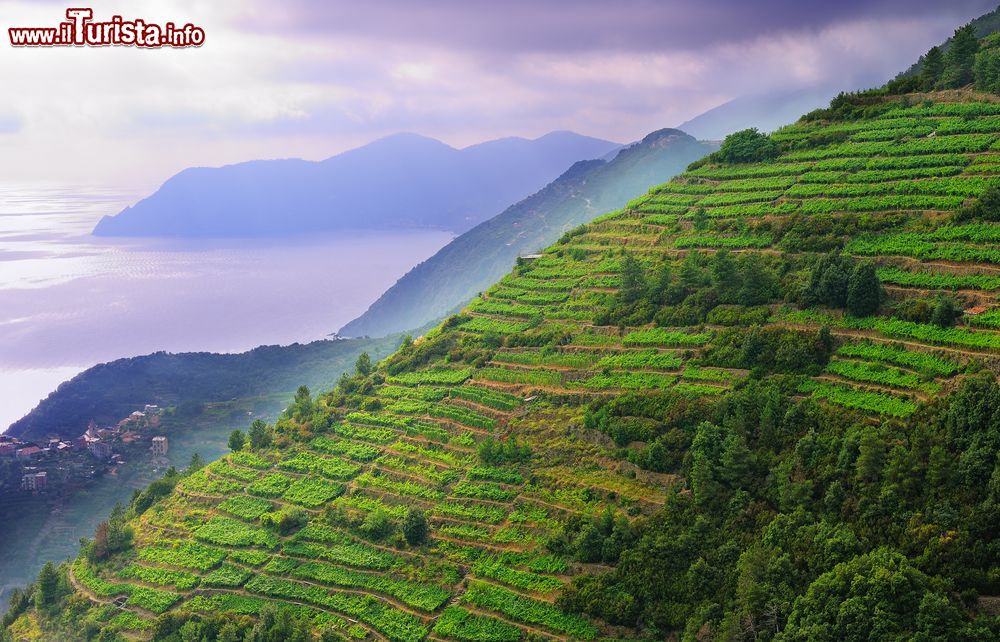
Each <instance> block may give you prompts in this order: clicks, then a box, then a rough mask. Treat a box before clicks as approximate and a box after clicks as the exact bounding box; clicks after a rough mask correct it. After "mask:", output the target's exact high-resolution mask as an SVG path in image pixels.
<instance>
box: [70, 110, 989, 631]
mask: <svg viewBox="0 0 1000 642" xmlns="http://www.w3.org/2000/svg"><path fill="white" fill-rule="evenodd" d="M821 134H822V135H825V136H826V138H825V139H824V140H826V141H827V142H825V143H824V144H809V142H808V141H810V140H813V139H818V137H819V136H820V135H821ZM774 139H775V140H777V141H780V142H782V143H783V144H786V145H787V147H788V150H787V151H785V152H784V153H783V154H782V155H781V156H779V157H778V158H776V159H775V160H773V161H770V162H767V163H752V164H743V165H720V164H712V163H708V164H704V165H702V166H700V167H698V168H697V169H694V170H692V171H690V172H688V173H687V174H685V175H683V176H681V177H679V178H677V179H674V180H672V181H671V182H669V183H666V184H663V185H658V186H656V187H654V188H653V189H652V190H650V192H649V194H647V195H645V196H643V197H641V198H637V199H635V200H634V201H632V202H631V203H629V205H628V206H627V207H626V208H625V209H624V210H622V211H620V212H614V213H611V214H609V215H606V216H604V217H601V218H599V219H598V220H596V221H595V222H594V223H593V224H591V225H589V226H586V227H584V228H580V229H578V230H574V231H573V232H570V233H568V234H567V235H566V236H565V237H564V238H563V240H562V241H560V243H558V244H556V245H554V246H553V247H551V248H549V249H548V250H546V251H545V253H544V254H543V255H542V257H541V258H538V259H535V260H532V261H524V262H522V264H521V265H519V266H518V267H517V268H516V269H515V270H514V271H513V272H512V273H511V274H510V275H508V276H507V277H505V278H504V279H502V280H501V281H500V282H499V283H498V284H496V285H495V286H494V287H493V288H491V289H490V290H488V291H486V292H485V293H483V295H482V296H481V297H479V298H477V299H476V300H475V301H474V302H472V303H471V304H470V305H469V307H468V308H467V309H466V310H465V311H464V312H463V313H462V314H460V315H457V316H455V317H453V318H451V319H449V320H448V321H447V322H446V323H445V324H444V325H443V326H441V327H440V328H438V329H436V330H434V331H432V332H431V333H429V334H428V336H426V337H424V338H422V339H420V340H418V341H417V342H416V343H414V344H413V345H412V346H409V347H407V348H405V349H404V352H402V353H401V355H400V356H398V359H397V360H396V361H393V360H390V362H389V365H388V366H385V365H383V366H382V368H381V369H380V370H379V371H378V373H377V374H376V376H375V379H374V380H372V382H371V383H370V384H369V387H368V388H365V389H364V390H361V391H358V392H356V393H354V394H356V395H359V396H361V397H363V398H364V401H363V403H361V404H359V405H358V406H357V407H349V408H348V407H343V406H342V405H338V404H342V400H340V401H338V397H337V394H340V393H329V394H324V395H321V396H319V397H317V398H316V399H315V400H311V403H312V406H311V411H312V412H314V413H319V414H322V413H325V414H324V415H323V416H325V417H326V421H325V422H317V421H316V420H314V419H297V418H296V416H295V412H296V411H295V409H294V408H293V409H292V410H290V411H289V413H290V414H289V417H287V418H286V419H284V420H282V421H283V422H284V424H281V423H280V422H279V437H278V439H279V442H280V444H279V446H280V447H278V448H270V449H269V448H261V449H258V450H257V451H255V452H253V453H251V452H239V453H234V454H233V455H231V456H229V457H227V458H226V459H224V460H222V461H219V462H216V463H213V464H211V465H209V466H208V467H207V468H205V469H204V470H203V471H200V472H198V473H196V474H195V475H192V476H190V477H188V478H186V479H185V480H184V481H183V482H182V483H181V485H180V486H179V487H178V490H177V492H176V493H174V494H173V495H171V496H170V497H168V498H167V499H165V500H163V501H161V502H159V503H157V504H155V505H154V506H153V507H152V508H151V509H149V510H148V511H147V512H146V513H145V514H144V515H143V516H142V517H141V518H140V519H139V520H138V521H137V523H136V528H137V541H138V551H137V553H136V556H135V559H134V560H130V561H129V562H128V564H123V565H120V566H119V567H118V570H117V571H112V570H110V569H111V565H109V566H107V567H101V568H94V567H91V566H90V565H88V564H87V563H85V562H77V563H76V564H75V566H74V567H73V575H74V578H75V581H76V582H77V583H78V584H79V585H81V586H82V587H84V588H85V589H86V591H87V594H88V595H90V596H91V597H92V599H95V600H106V599H113V598H115V597H120V596H123V597H127V598H128V602H127V608H128V609H130V611H129V612H130V613H131V614H132V616H133V617H134V618H135V620H134V621H132V620H130V622H131V627H132V629H133V630H135V632H136V634H137V635H139V636H142V635H143V634H144V633H143V631H142V629H143V627H145V626H148V623H149V621H150V620H151V618H152V617H153V616H154V615H155V614H158V613H162V612H164V611H165V610H168V609H172V608H187V609H190V610H195V611H199V610H200V611H207V610H213V609H214V610H232V611H235V612H239V613H251V614H252V613H255V612H256V611H257V610H259V608H260V605H261V603H262V600H265V599H266V600H270V601H273V602H275V603H278V604H281V605H283V606H282V608H287V609H292V610H295V612H297V613H303V614H306V615H308V616H309V617H311V618H313V621H314V622H316V623H317V626H320V625H323V626H334V627H336V628H337V629H339V630H340V631H341V633H342V634H343V635H345V636H348V637H351V638H354V639H358V640H361V639H387V640H393V641H396V642H416V641H417V640H422V639H425V638H428V637H430V636H432V637H433V638H435V639H448V640H461V641H468V642H477V641H483V642H493V641H509V642H514V641H516V640H524V639H528V638H529V636H536V637H535V639H556V640H568V639H596V638H598V637H600V636H603V635H610V630H609V629H606V628H605V626H604V625H603V624H602V623H601V622H599V621H592V620H589V619H586V618H583V617H581V616H578V615H572V614H567V613H565V612H563V611H562V610H560V609H559V608H558V607H557V606H556V605H555V600H556V597H557V596H558V595H559V593H560V591H561V590H562V588H563V587H564V586H565V585H566V584H567V582H569V581H570V580H571V578H572V576H573V575H574V574H576V573H577V570H575V567H574V565H573V563H572V560H571V559H570V557H569V556H567V555H565V554H561V553H557V552H554V551H553V550H550V548H548V547H547V546H546V542H547V541H548V540H549V539H550V538H552V537H553V536H554V535H558V534H559V532H560V525H561V524H563V523H564V522H565V520H567V519H568V518H581V519H582V518H588V517H596V516H600V515H602V514H604V513H605V512H606V511H609V513H608V514H609V515H612V516H614V517H617V518H621V519H624V520H626V522H627V521H628V520H634V519H635V518H636V517H638V516H640V515H643V514H648V513H650V512H652V511H654V510H655V509H656V507H657V506H659V505H660V504H662V502H663V499H662V498H663V497H664V495H665V492H666V491H667V489H668V488H669V487H670V486H671V484H673V483H674V481H675V480H674V479H673V478H672V476H671V475H668V474H663V473H660V472H655V471H654V472H648V471H641V472H640V473H639V474H637V473H636V469H637V468H642V467H643V465H642V463H641V461H640V460H639V459H638V458H637V455H636V454H637V453H639V452H644V451H643V448H645V447H646V445H647V444H648V442H649V441H650V440H651V438H652V437H651V436H650V435H652V433H651V431H653V430H654V428H655V426H654V425H653V424H654V423H655V422H654V421H652V420H651V419H650V418H649V417H646V416H627V417H625V418H624V419H625V420H627V421H622V422H620V424H618V425H616V427H614V428H606V425H607V422H606V421H605V420H606V417H605V418H603V419H602V417H601V416H599V415H600V413H599V412H592V411H591V410H590V409H589V408H588V405H587V404H588V403H592V402H594V401H595V400H598V399H614V398H616V397H620V396H622V395H627V394H629V393H635V394H638V395H644V394H650V393H651V392H655V393H664V394H672V395H677V396H680V397H682V398H683V399H684V400H685V401H684V403H685V404H690V405H691V406H692V407H697V404H698V403H701V401H702V400H705V399H709V400H711V399H715V398H718V397H720V396H721V395H724V394H725V393H726V392H727V391H730V390H733V389H739V388H740V387H742V386H745V385H749V384H748V383H747V382H748V380H751V379H754V378H755V377H756V376H757V374H760V373H755V372H754V370H755V368H757V366H754V365H753V364H750V365H746V364H742V363H739V360H740V359H739V358H737V357H739V355H740V354H742V352H746V350H747V348H746V346H747V345H750V344H751V343H752V341H751V340H756V339H757V338H758V337H757V335H755V334H754V332H757V330H755V327H756V326H767V327H768V328H770V329H771V330H774V331H779V330H780V331H788V332H799V333H806V334H808V336H809V337H812V336H821V334H822V333H821V329H823V328H826V329H827V330H828V331H829V342H830V345H829V349H830V353H831V354H828V355H827V358H826V359H825V361H824V363H823V364H822V365H821V366H817V367H814V368H811V369H809V368H805V369H802V370H800V371H797V372H795V373H793V374H789V373H787V372H784V373H782V374H786V375H788V376H789V377H790V383H789V386H790V387H791V389H792V390H794V391H795V394H796V395H798V396H800V397H801V396H811V397H813V398H814V399H816V400H817V401H818V402H819V403H820V404H831V405H834V406H837V407H839V408H842V409H843V410H844V411H845V412H849V413H855V415H856V416H857V417H858V419H859V420H861V421H874V420H878V419H880V418H881V419H884V420H892V418H902V417H906V416H908V415H910V414H911V413H913V412H914V411H915V410H916V409H917V406H918V404H919V402H921V401H922V400H925V399H927V398H928V397H929V396H930V395H934V394H937V393H939V392H941V391H942V390H946V389H947V388H948V387H949V386H952V385H953V382H954V381H955V379H956V377H959V376H961V375H962V374H963V373H964V372H965V371H966V370H967V369H968V368H970V367H974V365H970V364H974V363H980V364H982V363H987V364H988V363H991V362H993V361H995V359H996V357H997V356H998V355H1000V330H998V328H1000V321H998V319H1000V307H998V306H996V305H995V301H996V295H997V294H998V293H1000V252H998V251H997V250H996V249H995V247H996V242H997V241H998V240H1000V223H995V222H991V221H982V220H979V221H976V220H965V221H958V220H953V217H954V214H955V212H957V211H959V210H960V209H961V208H962V207H963V206H966V205H968V204H969V203H971V202H973V201H974V199H975V198H976V197H978V196H980V195H981V194H982V193H984V192H985V191H986V190H987V189H988V188H990V187H991V186H994V185H997V184H1000V143H998V140H1000V106H997V105H994V104H989V105H985V104H984V105H980V106H979V108H978V109H977V110H972V109H969V108H968V107H966V106H963V105H933V106H926V105H917V106H911V107H904V106H900V107H898V108H894V109H891V110H888V111H885V112H884V113H882V114H881V115H879V116H877V117H875V118H870V119H862V120H859V121H854V122H850V123H822V122H820V123H800V124H798V125H795V126H791V127H787V128H785V129H783V130H781V131H779V132H778V133H776V134H775V136H774ZM831 141H832V142H831ZM623 248H625V250H627V251H623ZM838 248H843V251H844V254H845V256H848V257H870V258H872V259H874V260H875V261H876V262H877V263H878V266H877V272H876V273H877V276H878V278H879V279H880V280H881V282H882V283H883V284H885V285H891V286H893V299H892V300H891V301H886V302H883V304H882V305H881V306H880V308H879V310H878V311H877V313H876V314H873V315H868V316H864V317H853V316H851V315H848V314H844V313H843V312H842V311H841V310H831V309H828V308H827V307H824V306H822V305H818V306H817V305H812V306H801V305H796V304H787V303H786V302H784V301H782V300H781V298H780V297H779V296H774V295H770V296H765V297H762V298H761V300H758V301H754V302H748V303H746V304H740V303H732V302H725V301H721V302H715V304H714V305H712V306H711V308H710V309H709V310H708V312H707V313H705V311H704V310H701V311H700V312H699V311H698V310H696V309H694V308H693V307H692V306H690V305H688V306H685V305H681V304H673V303H671V304H664V303H657V305H659V306H660V307H659V308H658V311H657V313H656V315H655V316H653V315H652V314H650V315H648V316H653V319H652V321H650V320H649V319H648V318H642V319H641V322H635V320H636V319H638V318H639V316H640V315H637V314H633V316H631V317H630V316H629V314H632V310H633V308H634V307H635V305H634V302H631V303H630V305H633V308H629V309H628V314H626V313H621V312H616V313H614V314H612V312H609V311H610V310H614V309H615V306H616V305H619V303H620V302H621V301H622V300H624V299H627V297H628V296H630V295H629V294H628V291H629V288H630V287H632V286H631V285H630V279H631V278H632V277H631V276H630V274H631V273H632V272H635V271H636V270H638V271H639V272H641V274H642V275H643V278H644V279H645V282H646V283H658V282H662V283H663V284H664V285H663V288H662V290H663V291H665V292H669V291H670V288H672V287H684V288H687V289H688V290H690V291H696V290H697V289H698V287H704V286H703V285H699V279H707V280H708V282H712V279H716V280H721V279H722V277H720V276H718V275H719V273H720V272H721V270H720V269H717V268H714V267H709V265H710V264H709V261H710V260H711V259H712V257H714V256H716V251H717V250H722V249H725V250H728V251H729V254H728V255H724V256H729V257H737V258H735V259H732V260H734V261H741V260H744V259H742V258H740V257H742V256H743V255H754V256H755V257H757V258H755V259H754V260H759V261H762V262H763V263H761V265H763V266H765V267H768V268H769V269H770V267H771V265H772V264H771V263H767V261H777V260H778V257H782V260H786V261H788V263H787V266H786V268H787V269H783V271H782V272H781V278H782V279H783V280H782V282H781V286H782V287H785V286H786V285H787V284H793V285H794V284H795V283H800V282H801V283H804V284H805V285H808V278H809V277H808V273H809V266H810V265H811V264H810V263H808V261H810V260H814V259H815V257H816V256H817V255H824V254H827V253H828V252H830V251H831V250H834V249H838ZM692 257H693V258H692ZM719 261H720V262H721V260H719ZM712 265H715V264H712ZM630 270H631V272H630ZM699 270H700V271H699ZM712 270H715V271H714V272H713V271H712ZM713 275H714V276H713ZM723 276H725V275H724V274H723ZM658 280H659V281H658ZM676 283H681V284H682V286H676V285H675V284H676ZM788 287H791V286H788ZM800 289H801V288H800ZM970 292H971V293H972V294H970ZM945 294H947V295H949V296H953V297H957V303H958V305H959V308H962V307H965V306H966V305H969V304H971V303H972V302H973V301H975V302H977V303H980V304H982V301H984V300H985V301H986V302H987V303H986V305H985V308H986V309H985V310H980V311H979V313H978V314H976V315H967V316H966V317H965V318H963V319H959V320H958V321H957V324H956V325H954V327H943V326H941V325H936V324H934V323H929V322H927V321H925V320H914V318H915V317H914V316H913V314H915V313H912V310H911V309H912V308H914V307H915V305H916V304H915V303H914V305H909V306H908V305H907V303H906V302H907V301H911V303H913V302H919V300H926V299H928V298H933V297H935V296H937V295H945ZM984 295H985V297H984ZM963 297H975V298H974V299H972V298H963ZM904 313H905V314H904ZM907 314H909V315H910V316H909V317H907V316H906V315H907ZM615 315H617V316H615ZM747 336H749V337H750V339H747V338H746V337H747ZM734 337H738V338H739V341H737V339H736V338H734ZM813 343H815V341H814V342H813ZM808 345H813V344H808ZM438 347H440V349H438ZM741 351H742V352H741ZM734 355H735V356H734ZM778 356H781V355H778ZM783 358H787V355H785V356H784V357H783ZM757 369H760V368H757ZM778 372H781V371H780V369H778ZM316 416H318V415H316ZM602 422H604V423H602ZM598 431H600V432H603V433H604V434H601V435H598V434H597V432H598ZM595 435H596V436H595ZM512 436H513V437H516V438H517V440H518V443H520V444H521V445H523V446H524V447H526V448H527V449H529V450H530V452H531V456H530V458H519V457H517V456H511V457H508V458H507V459H504V456H496V457H495V458H494V459H493V460H489V459H490V457H493V455H490V454H489V453H490V449H491V448H492V447H493V446H492V444H494V440H501V441H502V440H504V439H508V440H509V438H511V437H512ZM497 443H499V442H497ZM508 443H510V442H509V441H508ZM647 450H648V449H647ZM484 452H486V453H487V454H486V455H484ZM484 458H485V459H484ZM637 461H640V463H639V464H638V465H636V462H637ZM412 507H417V508H419V509H421V510H422V511H424V513H425V514H426V516H427V519H428V524H429V533H428V538H427V540H426V542H423V543H420V544H417V545H411V544H408V543H407V541H405V539H404V538H402V537H401V536H400V535H399V532H398V529H397V527H398V526H399V524H401V523H402V522H403V521H405V519H406V517H407V513H408V511H409V510H410V509H411V508H412ZM290 512H296V514H298V515H300V516H304V518H303V519H304V521H305V523H304V524H298V525H297V526H295V527H294V528H290V529H288V531H287V532H283V531H282V529H281V528H280V527H279V528H275V527H274V525H275V524H276V523H280V520H281V517H282V515H285V514H288V513H290ZM386 523H388V526H386ZM380 524H381V526H380ZM621 633H622V632H621V631H620V630H619V631H617V632H615V633H614V635H620V634H621ZM625 634H626V636H628V635H631V633H629V632H627V631H626V632H625Z"/></svg>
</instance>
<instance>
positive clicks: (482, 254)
mask: <svg viewBox="0 0 1000 642" xmlns="http://www.w3.org/2000/svg"><path fill="white" fill-rule="evenodd" d="M716 147H717V146H716V145H712V144H707V143H702V142H698V141H696V140H695V139H694V138H692V137H691V136H688V135H687V134H685V133H684V132H682V131H679V130H676V129H663V130H659V131H656V132H653V133H651V134H649V135H648V136H646V137H645V138H643V139H642V140H641V141H639V142H638V143H635V144H634V145H630V146H629V147H626V148H625V149H622V150H621V151H619V152H618V153H617V154H616V155H615V157H614V158H613V159H611V160H610V161H602V160H589V161H580V162H578V163H575V164H574V165H573V166H572V167H571V168H569V169H568V170H567V171H566V172H564V173H563V174H562V175H561V176H560V177H559V178H557V179H556V180H554V181H553V182H551V183H550V184H548V185H547V186H545V188H544V189H542V190H540V191H538V192H537V193H535V194H532V195H531V196H529V197H528V198H526V199H524V200H523V201H520V202H518V203H515V204H514V205H512V206H510V207H509V208H507V209H506V210H504V211H503V212H502V213H500V214H498V215H497V216H495V217H493V218H491V219H489V220H487V221H485V222H483V223H481V224H479V225H477V226H476V227H474V228H473V229H471V230H469V231H467V232H465V233H464V234H461V235H459V236H458V237H457V238H455V240H453V241H452V242H451V243H449V244H448V245H446V246H445V247H443V248H442V249H441V250H439V251H438V252H437V254H435V255H434V256H432V257H431V258H429V259H427V260H426V261H424V262H423V263H421V264H420V265H418V266H416V267H415V268H413V269H412V270H410V271H409V272H408V273H407V274H406V275H404V276H403V277H402V278H401V279H400V280H399V281H397V282H396V283H395V285H393V286H392V287H391V288H389V289H388V290H387V291H386V292H385V293H384V294H382V296H380V297H379V298H378V300H377V301H375V303H373V304H372V305H371V307H370V308H369V309H368V310H367V311H365V313H364V314H363V315H361V316H360V317H358V318H357V319H355V320H353V321H351V322H350V323H348V324H347V325H345V326H344V327H343V328H341V329H340V330H339V332H340V334H342V335H344V336H365V335H367V336H372V337H379V336H383V335H385V334H388V333H391V332H405V331H409V330H412V329H413V328H416V327H419V326H422V325H424V324H427V323H430V322H433V321H438V320H440V319H442V318H444V317H445V316H446V315H448V314H450V313H452V312H455V311H456V310H457V309H458V308H460V307H461V306H463V305H465V304H466V303H468V302H469V300H470V299H472V297H474V296H476V295H477V294H478V293H479V292H482V291H483V290H485V289H486V288H488V287H489V286H490V285H492V284H493V283H494V282H496V281H497V279H499V278H500V277H502V276H503V275H504V274H506V273H507V272H508V271H509V270H510V269H511V267H513V265H514V262H515V261H516V260H517V257H518V255H520V254H528V253H531V252H536V251H538V250H540V249H541V248H544V247H546V246H548V245H550V244H551V243H552V242H553V241H555V240H556V239H557V238H559V236H560V235H562V233H563V232H565V231H566V230H569V229H572V228H573V227H576V226H577V225H580V224H581V223H586V222H587V221H589V220H591V219H593V218H594V217H595V216H597V215H598V214H602V213H604V212H606V211H608V210H612V209H616V208H618V207H621V206H622V205H623V204H624V203H625V202H626V201H627V200H628V199H630V198H632V197H633V196H635V195H636V194H641V193H643V192H644V191H646V189H648V188H649V186H650V185H654V184H656V183H659V182H662V181H663V180H665V179H666V178H669V177H671V176H674V175H675V174H678V173H680V172H681V171H683V169H684V167H686V166H687V164H688V163H690V162H692V161H694V160H697V159H699V158H701V157H703V156H705V155H706V154H708V153H709V152H712V151H714V150H715V149H716Z"/></svg>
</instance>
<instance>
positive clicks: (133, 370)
mask: <svg viewBox="0 0 1000 642" xmlns="http://www.w3.org/2000/svg"><path fill="white" fill-rule="evenodd" d="M400 340H401V337H398V336H397V337H387V338H385V339H383V340H380V341H370V340H351V341H315V342H312V343H308V344H295V345H291V346H261V347H259V348H254V349H253V350H250V351H248V352H244V353H241V354H214V353H208V352H199V353H180V354H170V353H165V352H158V353H155V354H151V355H144V356H141V357H132V358H128V359H118V360H116V361H112V362H110V363H102V364H99V365H97V366H94V367H92V368H88V369H87V370H85V371H84V372H81V373H80V374H79V375H77V376H76V377H73V378H72V379H70V380H69V381H66V382H64V383H63V384H61V385H60V386H59V388H58V389H56V390H54V391H53V392H52V393H51V394H50V395H49V396H48V397H46V398H45V399H44V400H42V401H41V402H40V403H39V404H38V406H36V407H35V408H34V409H33V410H32V411H31V412H30V413H28V414H27V415H25V416H24V417H23V418H21V419H19V420H18V421H16V422H14V423H13V424H11V426H10V427H9V428H8V429H7V431H6V434H9V435H12V436H14V437H21V438H23V439H47V438H48V437H49V436H58V437H60V438H62V439H73V438H76V437H78V436H79V435H80V434H81V433H82V432H83V431H84V430H85V429H86V427H87V424H88V422H90V421H91V420H93V421H96V422H97V423H98V424H100V425H111V424H116V423H118V421H120V420H121V419H122V418H123V417H125V416H127V415H128V414H129V413H131V412H132V411H133V410H135V409H136V408H141V407H142V406H143V405H145V404H148V403H152V404H157V405H160V406H161V407H167V406H174V405H177V404H178V403H186V404H188V405H191V404H195V405H197V404H199V403H206V402H214V401H227V400H230V399H235V398H238V397H253V396H258V395H272V394H276V393H286V394H287V395H288V399H289V400H290V399H291V396H292V393H293V392H294V391H295V389H296V388H298V387H299V386H300V385H306V386H310V387H312V388H315V389H323V388H328V387H330V386H332V385H333V384H334V382H335V381H336V379H337V377H339V376H340V374H341V373H343V372H344V371H346V370H350V368H351V367H352V366H353V365H354V361H355V360H356V359H357V358H358V355H360V354H361V353H362V352H364V351H368V352H369V353H370V354H371V355H372V357H373V358H382V357H384V356H386V355H388V354H389V353H390V352H392V351H393V350H394V349H395V348H396V347H397V346H398V345H399V341H400Z"/></svg>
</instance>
